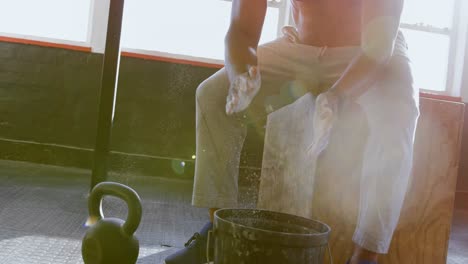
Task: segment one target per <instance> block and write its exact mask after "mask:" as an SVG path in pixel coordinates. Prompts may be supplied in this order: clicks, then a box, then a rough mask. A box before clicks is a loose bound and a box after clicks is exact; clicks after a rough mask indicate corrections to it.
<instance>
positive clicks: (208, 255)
mask: <svg viewBox="0 0 468 264" xmlns="http://www.w3.org/2000/svg"><path fill="white" fill-rule="evenodd" d="M212 236H213V230H210V231H208V238H207V241H206V262H207V264H211V260H210V246H211V238H212ZM327 251H328V262H329V263H330V264H333V256H332V253H331V249H330V243H327Z"/></svg>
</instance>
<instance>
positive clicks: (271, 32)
mask: <svg viewBox="0 0 468 264" xmlns="http://www.w3.org/2000/svg"><path fill="white" fill-rule="evenodd" d="M231 4H232V3H231V2H226V1H221V0H197V1H194V0H171V1H167V0H140V1H135V0H133V1H132V0H129V1H126V3H125V15H124V27H123V33H122V45H123V47H126V48H131V49H142V50H154V51H161V52H167V53H173V54H183V55H190V56H195V57H205V58H212V59H223V57H224V36H225V34H226V31H227V29H228V26H229V20H230V14H231ZM181 7H183V8H181ZM278 15H279V12H278V9H276V8H268V13H267V17H266V21H265V26H264V30H263V31H264V32H263V35H262V39H261V42H266V41H269V40H272V39H274V38H276V34H277V25H278Z"/></svg>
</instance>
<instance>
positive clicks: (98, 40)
mask: <svg viewBox="0 0 468 264" xmlns="http://www.w3.org/2000/svg"><path fill="white" fill-rule="evenodd" d="M110 1H111V0H91V1H90V15H89V19H88V36H87V40H86V41H84V42H80V41H71V40H63V39H54V38H47V37H39V36H31V35H22V34H11V33H3V32H0V41H2V40H3V41H7V42H17V43H29V44H37V45H44V46H51V47H63V48H70V49H76V50H82V51H90V52H94V53H104V49H105V40H106V32H107V20H108V15H109V10H108V8H109V5H110ZM219 1H229V2H232V0H219ZM454 5H455V7H454V15H453V25H454V27H453V28H451V29H450V30H449V31H450V32H449V33H448V32H446V30H444V29H437V28H435V29H434V28H433V29H428V28H424V27H420V26H418V25H411V24H404V23H402V25H401V27H402V28H409V29H413V30H421V31H425V32H429V33H438V34H447V35H448V36H449V41H450V44H449V57H448V67H447V76H446V86H445V89H444V90H443V91H435V90H430V89H422V90H421V91H422V92H424V93H430V94H438V95H444V96H452V97H461V96H462V95H466V96H468V84H467V83H463V75H464V71H466V68H468V64H467V63H466V61H468V60H466V59H465V56H466V57H468V50H467V49H468V45H467V44H468V41H467V38H468V37H467V34H468V16H464V14H466V13H468V1H462V0H455V1H454ZM268 6H269V7H275V8H278V9H279V18H278V31H277V34H278V36H281V34H282V32H281V30H282V27H283V26H284V25H287V24H291V25H292V24H293V20H292V15H291V2H290V1H289V0H269V1H268ZM23 40H24V41H23ZM122 53H123V54H125V55H126V56H135V57H147V58H153V59H156V60H165V61H174V62H182V63H189V64H190V62H193V64H195V65H209V66H214V67H221V66H222V65H223V64H224V62H223V60H217V59H211V58H203V57H195V56H190V55H183V54H172V53H165V52H160V51H153V50H140V49H131V48H125V47H122ZM464 86H466V87H464ZM464 99H466V100H468V98H464Z"/></svg>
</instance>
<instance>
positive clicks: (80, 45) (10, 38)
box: [0, 33, 91, 52]
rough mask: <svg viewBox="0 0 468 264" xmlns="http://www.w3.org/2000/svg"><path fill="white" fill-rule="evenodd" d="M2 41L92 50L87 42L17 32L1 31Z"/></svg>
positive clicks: (0, 38)
mask: <svg viewBox="0 0 468 264" xmlns="http://www.w3.org/2000/svg"><path fill="white" fill-rule="evenodd" d="M0 42H9V43H19V44H26V45H36V46H42V47H49V48H60V49H68V50H76V51H83V52H91V47H90V45H89V43H87V42H79V41H68V40H61V39H51V38H41V37H34V36H25V35H17V34H7V33H0Z"/></svg>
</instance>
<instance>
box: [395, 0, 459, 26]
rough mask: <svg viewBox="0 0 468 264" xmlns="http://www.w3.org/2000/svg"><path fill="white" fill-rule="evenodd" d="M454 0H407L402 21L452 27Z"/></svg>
mask: <svg viewBox="0 0 468 264" xmlns="http://www.w3.org/2000/svg"><path fill="white" fill-rule="evenodd" d="M454 5H455V4H454V0H406V1H405V8H404V11H403V15H402V18H401V21H402V22H403V23H409V24H416V23H424V24H428V25H432V26H435V27H439V28H446V27H447V28H451V27H452V17H453V9H454Z"/></svg>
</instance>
